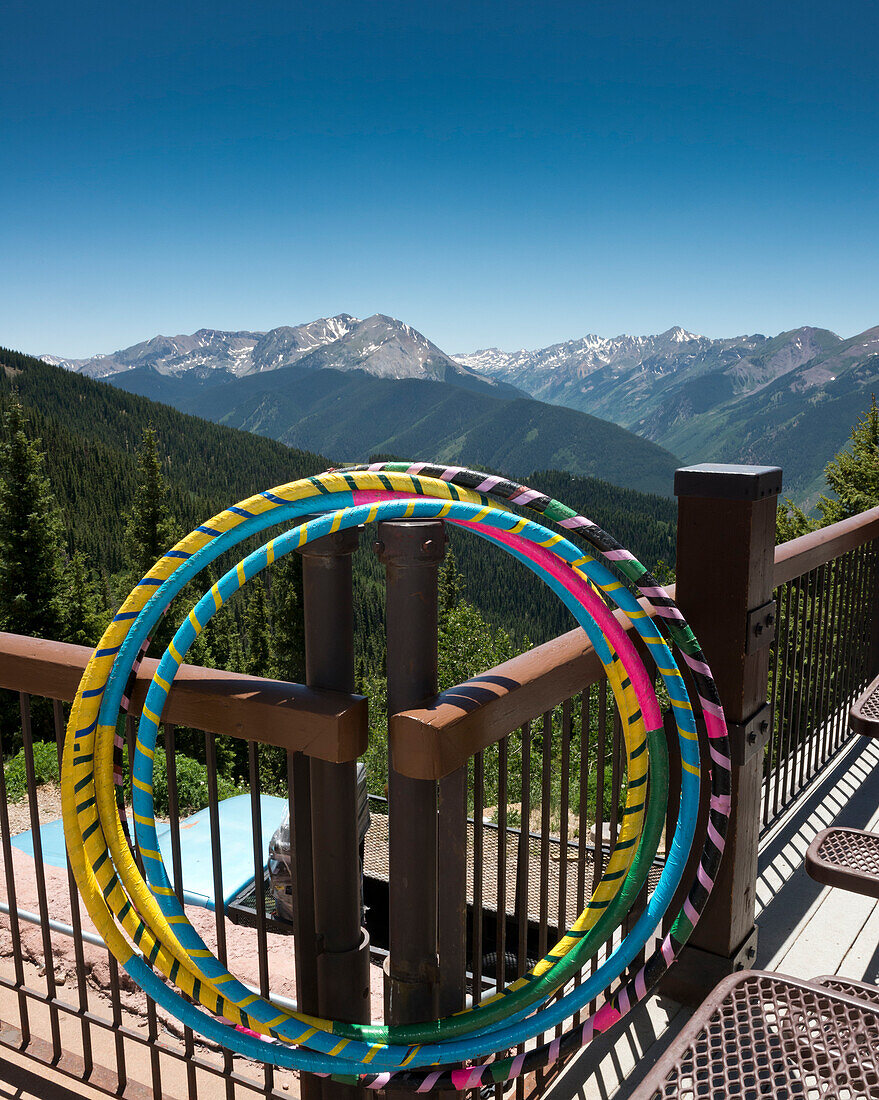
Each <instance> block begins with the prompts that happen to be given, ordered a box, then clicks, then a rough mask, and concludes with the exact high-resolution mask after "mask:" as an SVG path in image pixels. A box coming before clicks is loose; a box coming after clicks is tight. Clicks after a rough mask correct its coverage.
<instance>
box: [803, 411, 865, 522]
mask: <svg viewBox="0 0 879 1100" xmlns="http://www.w3.org/2000/svg"><path fill="white" fill-rule="evenodd" d="M824 476H825V477H826V479H827V484H828V485H829V486H830V488H831V489H832V490H833V492H834V493H835V494H836V499H835V500H834V499H833V498H831V497H827V496H822V497H821V499H820V500H819V501H818V510H819V511H820V513H821V518H822V520H823V523H824V524H825V525H826V524H828V523H836V522H837V521H838V520H841V519H848V518H849V516H856V515H857V514H858V512H865V511H866V510H867V509H868V508H875V507H876V505H877V504H879V409H877V407H876V395H875V394H873V395H872V396H871V400H870V408H869V409H868V411H867V414H866V416H862V417H859V418H858V422H857V424H856V425H855V426H854V427H853V428H852V434H851V439H850V444H849V447H847V448H846V449H843V450H841V451H840V452H839V453H838V454H837V455H836V456H835V457H834V458H833V459H831V461H830V462H828V464H827V465H826V466H825V467H824Z"/></svg>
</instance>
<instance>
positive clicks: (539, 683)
mask: <svg viewBox="0 0 879 1100" xmlns="http://www.w3.org/2000/svg"><path fill="white" fill-rule="evenodd" d="M877 537H879V508H872V509H871V510H870V511H868V512H862V513H861V514H860V515H857V516H854V517H853V518H851V519H845V520H841V521H840V522H839V523H834V524H832V525H831V526H829V527H824V528H822V529H821V530H820V531H811V532H809V534H807V535H803V536H801V537H800V538H798V539H792V540H791V541H790V542H786V543H783V544H782V545H781V546H778V547H776V549H775V574H774V578H773V584H774V587H776V588H777V587H778V585H780V584H784V583H785V582H787V581H790V580H793V579H794V578H795V577H799V576H801V575H802V574H803V573H807V572H809V570H811V569H815V568H816V567H817V566H819V565H822V564H823V563H824V562H828V561H832V560H833V559H834V558H838V557H840V555H842V554H845V553H846V552H847V551H849V550H854V549H855V548H856V547H858V546H861V545H862V544H863V543H865V542H869V541H870V540H872V539H874V538H877ZM668 590H669V593H670V594H671V595H672V596H673V595H674V592H675V588H674V585H671V586H669V589H668ZM641 606H642V607H644V609H645V610H646V611H648V612H649V611H650V607H649V605H648V604H647V603H646V601H644V600H642V601H641ZM617 618H618V620H619V621H620V623H621V624H622V626H623V627H624V629H626V630H630V629H632V626H631V623H630V622H629V620H628V619H627V618H626V617H625V616H623V615H622V614H620V613H617ZM603 674H604V673H603V669H602V667H601V662H600V661H599V660H598V656H597V655H596V653H595V651H594V650H593V649H592V646H591V645H590V644H589V642H588V641H587V639H586V635H585V634H584V633H583V631H582V630H579V629H577V630H572V631H570V632H569V633H568V634H563V635H562V636H561V637H559V638H554V639H553V640H552V641H550V642H546V643H545V644H544V645H541V646H537V647H536V648H535V649H532V650H530V651H529V652H528V653H523V654H521V655H520V656H518V657H514V658H513V659H512V660H510V661H507V662H506V663H505V664H502V665H499V666H498V667H497V668H493V669H490V670H489V671H488V672H484V673H482V675H480V676H475V677H474V678H473V679H472V680H467V681H466V683H463V684H460V685H459V686H457V687H453V688H449V689H448V690H447V691H443V692H440V694H439V695H436V696H434V697H433V698H431V699H427V700H425V702H424V703H423V704H422V705H421V706H420V707H415V708H413V709H410V710H407V711H402V712H401V713H399V714H395V715H394V716H393V717H392V718H391V720H390V726H389V739H390V745H391V753H392V755H393V762H394V767H395V768H396V769H397V770H398V771H401V772H403V774H404V775H409V776H412V777H413V778H414V779H439V778H442V777H443V776H445V775H449V774H450V773H451V772H453V771H454V770H455V769H456V768H459V767H461V765H462V764H464V763H465V762H466V761H467V760H468V759H469V758H470V757H471V756H473V755H474V754H475V753H477V752H479V751H480V750H482V749H484V748H487V747H488V746H489V745H491V744H494V742H495V741H499V740H500V739H501V738H502V737H505V736H506V735H507V734H508V733H509V732H510V731H511V730H514V729H516V728H517V727H518V726H520V725H522V724H523V723H525V722H528V721H531V720H532V719H534V718H536V717H538V715H540V714H543V713H544V712H546V711H548V710H552V708H553V707H554V706H557V705H558V703H559V702H561V701H562V700H564V699H569V698H571V697H572V696H573V695H576V694H577V692H579V691H582V690H583V688H584V687H586V686H587V685H588V684H591V683H595V681H596V680H598V679H600V678H601V677H602V676H603Z"/></svg>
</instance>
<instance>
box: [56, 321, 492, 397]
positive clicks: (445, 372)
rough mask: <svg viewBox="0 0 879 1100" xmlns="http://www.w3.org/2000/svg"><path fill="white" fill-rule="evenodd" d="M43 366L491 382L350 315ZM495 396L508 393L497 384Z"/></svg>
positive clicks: (212, 332) (400, 333)
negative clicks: (327, 372) (296, 370)
mask: <svg viewBox="0 0 879 1100" xmlns="http://www.w3.org/2000/svg"><path fill="white" fill-rule="evenodd" d="M41 358H42V359H43V360H44V361H45V362H47V363H52V364H54V365H56V366H63V367H67V368H68V369H69V370H73V371H77V372H78V373H81V374H87V375H89V376H91V377H92V378H109V377H111V376H114V375H119V374H122V373H124V372H127V371H132V370H142V369H149V370H152V371H155V372H156V373H157V374H160V375H167V376H172V377H177V378H182V377H188V378H190V379H193V380H195V379H199V378H202V379H208V378H211V379H212V380H220V379H222V378H224V377H244V376H246V375H251V374H262V373H265V372H267V371H275V370H281V369H283V368H284V367H291V366H293V365H294V364H296V365H298V366H300V367H302V368H314V369H318V368H328V369H332V370H343V371H344V370H363V371H366V372H367V373H369V374H374V375H376V376H377V377H379V378H427V379H433V380H435V381H441V382H456V383H458V384H459V385H467V384H468V383H469V384H473V385H476V386H478V387H479V388H480V389H484V388H485V386H486V383H489V384H490V385H496V383H494V382H493V381H492V380H491V379H487V378H485V377H484V376H483V375H481V374H478V373H477V372H475V371H473V370H471V368H470V367H468V366H467V365H466V364H462V363H456V362H455V361H454V360H453V359H452V358H450V357H449V356H448V355H446V353H445V352H444V351H441V350H440V348H438V347H437V346H436V344H433V343H431V341H430V340H428V339H427V337H426V336H423V335H422V334H421V333H420V332H418V331H416V330H415V329H414V328H412V327H411V326H410V325H407V324H405V323H404V322H403V321H398V320H396V319H395V318H393V317H386V316H385V315H384V314H381V313H377V314H375V315H374V316H372V317H367V318H366V320H363V321H361V320H358V319H357V318H356V317H352V316H350V314H347V313H340V314H339V315H338V316H336V317H322V318H320V319H319V320H317V321H311V322H309V323H308V324H304V325H295V326H292V327H290V326H283V327H281V328H275V329H272V330H271V331H270V332H224V331H220V330H217V329H199V330H198V332H194V333H193V334H192V335H191V336H154V337H153V338H152V339H151V340H145V341H144V342H143V343H140V344H135V345H133V346H132V347H130V348H125V349H123V350H122V351H116V352H113V353H112V354H109V355H95V356H93V357H92V358H90V359H64V358H62V357H59V356H55V355H43V356H42V357H41ZM497 388H498V389H502V390H507V389H508V387H506V386H503V385H499V386H497Z"/></svg>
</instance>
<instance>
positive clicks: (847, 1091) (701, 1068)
mask: <svg viewBox="0 0 879 1100" xmlns="http://www.w3.org/2000/svg"><path fill="white" fill-rule="evenodd" d="M767 1096H771V1097H775V1098H776V1100H792V1098H794V1097H803V1098H806V1100H812V1098H814V1100H818V1098H819V1097H820V1098H821V1100H868V1098H871V1100H875V1098H876V1097H879V1006H873V1005H871V1004H869V1003H868V1002H867V1001H866V1000H862V999H859V998H855V997H850V996H847V995H846V994H844V993H841V992H837V991H834V990H831V989H829V988H826V987H824V986H821V985H819V984H817V983H815V982H802V981H799V980H798V979H796V978H788V977H785V976H784V975H778V974H769V973H766V972H764V971H759V970H745V971H741V972H740V973H738V974H731V975H730V976H729V977H728V978H724V980H723V981H722V982H721V983H720V984H719V985H718V986H717V987H716V988H715V990H714V991H713V992H712V993H711V994H710V995H709V996H708V998H707V999H706V1000H705V1001H704V1002H703V1004H702V1005H701V1007H700V1008H699V1009H698V1010H697V1011H696V1012H695V1013H694V1014H693V1016H692V1017H691V1018H690V1020H689V1022H688V1023H687V1025H686V1026H685V1027H684V1030H683V1031H682V1032H681V1033H680V1034H679V1035H678V1036H677V1037H676V1039H675V1040H674V1041H673V1043H672V1044H671V1046H670V1047H669V1049H668V1050H667V1051H666V1052H665V1054H663V1055H662V1057H661V1058H660V1059H659V1061H658V1062H657V1064H656V1065H655V1066H654V1068H653V1069H652V1070H651V1071H650V1073H649V1074H648V1076H647V1077H646V1078H645V1079H644V1081H643V1082H642V1083H641V1085H640V1086H639V1087H638V1088H636V1089H635V1091H634V1092H633V1093H632V1100H666V1098H667V1100H672V1098H674V1100H758V1098H762V1097H767Z"/></svg>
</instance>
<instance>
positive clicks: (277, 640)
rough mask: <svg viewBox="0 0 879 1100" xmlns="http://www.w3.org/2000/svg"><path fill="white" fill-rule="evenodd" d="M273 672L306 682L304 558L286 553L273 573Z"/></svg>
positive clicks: (297, 681)
mask: <svg viewBox="0 0 879 1100" xmlns="http://www.w3.org/2000/svg"><path fill="white" fill-rule="evenodd" d="M271 596H272V600H271V605H272V638H271V649H272V660H271V675H272V676H274V677H276V678H277V679H278V680H290V681H292V682H293V683H298V684H301V683H304V681H305V620H304V617H303V606H302V559H301V558H300V557H299V555H298V554H297V553H295V552H294V553H292V554H287V555H286V557H284V558H282V559H281V560H280V561H279V562H277V563H276V564H275V565H274V566H273V568H272V573H271Z"/></svg>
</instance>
